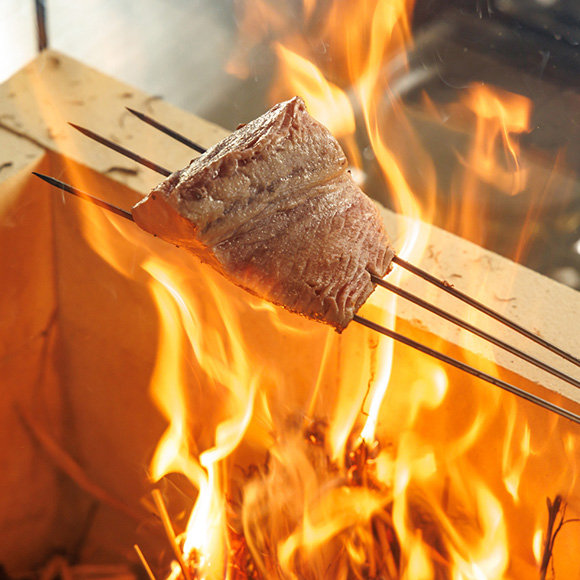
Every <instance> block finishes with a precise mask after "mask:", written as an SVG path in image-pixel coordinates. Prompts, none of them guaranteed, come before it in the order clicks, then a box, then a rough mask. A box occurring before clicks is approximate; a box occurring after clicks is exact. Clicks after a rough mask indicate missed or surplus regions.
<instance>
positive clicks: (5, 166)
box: [0, 161, 14, 171]
mask: <svg viewBox="0 0 580 580" xmlns="http://www.w3.org/2000/svg"><path fill="white" fill-rule="evenodd" d="M13 165H14V163H13V162H12V161H6V163H2V164H0V171H2V170H3V169H8V167H12V166H13Z"/></svg>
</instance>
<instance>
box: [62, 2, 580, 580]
mask: <svg viewBox="0 0 580 580" xmlns="http://www.w3.org/2000/svg"><path fill="white" fill-rule="evenodd" d="M325 10H326V12H325ZM412 11H413V2H404V1H403V0H389V1H387V0H382V1H381V0H376V1H372V2H362V1H361V2H351V3H340V2H334V3H331V4H330V5H327V3H321V2H317V1H316V0H308V1H306V0H305V1H304V2H303V3H278V4H277V3H273V2H268V1H267V0H255V1H253V2H250V3H241V2H240V3H238V21H239V23H240V28H241V29H242V31H243V33H244V36H243V38H242V40H241V42H240V51H239V53H238V54H237V55H236V58H235V59H232V61H231V62H230V63H229V70H230V71H231V72H235V74H237V75H238V76H244V75H249V74H251V72H252V67H253V66H255V62H253V61H252V59H251V58H249V55H251V54H252V53H253V51H254V50H256V49H257V47H258V46H259V45H260V43H269V46H270V49H271V52H272V55H273V57H274V58H275V59H276V63H277V67H276V76H275V84H274V86H273V87H272V89H271V91H270V98H271V99H273V100H280V99H282V98H287V97H289V96H292V95H293V94H295V93H299V94H301V96H302V97H304V99H305V101H306V103H307V105H308V107H309V109H310V111H311V113H312V114H313V115H314V116H315V117H317V118H318V119H319V120H321V121H322V122H323V123H325V124H326V125H328V126H329V127H330V128H331V130H332V131H333V132H334V133H335V134H336V135H337V137H339V138H340V139H341V141H342V142H343V143H344V144H345V148H346V150H347V153H348V155H349V158H350V159H351V162H352V163H353V164H354V165H355V166H356V167H357V168H358V169H359V171H360V175H362V177H363V182H364V177H365V169H364V163H365V159H366V158H368V157H372V158H373V159H374V160H375V161H376V163H377V166H378V168H379V170H380V172H381V174H382V178H383V181H384V183H385V186H386V187H385V188H386V189H387V190H388V201H389V202H390V203H391V205H392V206H394V207H396V208H397V211H399V212H400V213H401V214H403V215H404V216H405V218H406V219H405V221H406V223H407V226H408V227H407V229H406V231H405V232H404V235H403V236H402V238H403V240H404V243H403V247H401V248H399V252H398V253H399V255H401V256H402V257H404V258H407V259H409V260H411V261H413V262H418V261H419V260H420V257H421V255H422V254H423V253H424V252H425V249H426V247H427V244H428V241H429V227H425V225H424V224H422V223H421V222H422V221H426V222H428V223H429V222H431V221H432V219H433V217H434V215H435V210H436V207H435V206H436V198H437V195H438V194H440V193H441V192H439V191H438V181H437V173H436V168H435V166H434V163H433V160H432V159H431V158H430V156H429V154H428V152H427V150H426V148H425V147H424V146H423V145H422V144H421V142H420V139H419V138H418V136H417V135H416V133H415V132H414V130H413V124H412V123H411V122H410V120H409V110H408V109H407V107H406V105H405V104H404V103H403V101H402V99H401V96H400V94H399V92H398V90H399V89H400V87H399V88H397V74H398V71H399V72H400V70H401V68H404V67H405V64H406V52H405V51H406V50H407V49H408V47H409V46H410V45H411V43H412V40H411V37H410V30H411V24H410V15H411V13H412ZM321 14H324V16H325V17H324V18H322V19H321V18H320V15H321ZM309 31H311V32H310V33H309ZM312 31H315V32H312ZM456 109H457V110H461V111H463V113H464V114H465V112H466V111H467V112H468V113H469V115H470V119H471V120H472V123H473V124H474V126H475V130H474V134H475V138H474V140H473V143H472V146H471V147H470V149H469V151H468V153H467V154H465V155H463V156H461V157H460V160H461V171H460V173H459V175H458V176H457V177H456V178H455V180H454V183H455V185H456V187H457V186H458V184H460V185H461V187H460V188H459V187H457V189H461V191H462V192H463V193H465V196H463V194H462V199H461V202H462V203H461V204H460V210H457V211H458V213H459V214H460V216H461V218H462V220H461V221H462V222H464V223H465V228H473V227H474V223H475V224H477V223H478V221H477V220H476V221H474V220H473V210H474V207H477V205H476V203H475V201H474V196H476V195H477V191H478V189H477V188H478V186H479V184H480V183H482V182H484V183H485V184H487V185H491V186H493V187H495V188H497V189H498V190H499V191H501V192H502V193H504V194H506V195H509V196H513V195H516V194H519V193H521V192H522V191H523V190H524V189H525V188H526V186H527V185H528V181H529V179H528V172H527V170H526V167H525V164H523V163H522V161H521V155H520V152H519V150H518V136H521V135H523V134H525V132H526V131H528V130H529V118H530V112H531V103H530V102H529V100H527V99H525V98H524V97H521V96H518V95H513V94H510V93H506V92H504V91H499V90H497V89H489V88H488V87H473V88H469V89H467V90H465V91H463V92H462V93H461V96H460V98H459V101H458V102H457V103H455V104H454V106H453V107H452V108H451V110H452V111H455V110H456ZM428 112H429V114H430V115H437V114H440V113H441V109H440V108H439V107H438V106H437V105H435V104H434V103H430V104H429V107H428ZM358 132H364V133H365V134H366V135H367V138H368V142H369V144H370V150H371V151H370V152H369V151H359V150H357V148H356V142H355V139H354V136H355V133H358ZM498 152H499V153H498ZM500 153H501V154H500ZM71 172H72V175H73V181H74V182H76V183H75V184H76V185H78V186H79V187H81V188H83V187H82V182H83V180H84V179H86V176H85V174H84V173H83V171H82V170H80V169H79V168H76V167H74V166H71ZM85 189H87V190H94V189H95V188H93V187H91V186H90V184H89V185H87V187H85ZM385 198H386V199H387V196H385ZM79 215H80V219H81V222H82V223H83V230H84V232H85V236H86V239H87V243H89V244H91V246H92V247H93V249H94V251H95V252H97V253H98V254H99V255H100V256H101V257H102V258H103V259H104V260H106V261H107V263H108V264H110V266H111V268H113V269H114V270H116V271H117V272H119V273H120V274H122V275H123V276H126V277H127V278H129V279H131V280H134V281H135V282H138V283H141V284H143V285H144V287H146V288H147V290H148V292H149V293H150V296H151V300H152V302H153V303H154V304H155V306H156V309H157V313H158V325H159V330H158V348H157V359H156V363H155V367H154V370H153V372H152V374H151V382H150V390H151V397H152V400H153V401H154V402H155V404H156V405H157V407H158V409H159V410H160V412H161V413H162V415H163V417H164V418H165V420H166V422H167V427H166V430H165V432H164V434H163V436H162V437H161V439H160V441H159V445H158V447H157V449H156V451H155V453H154V455H153V458H152V461H151V465H150V474H151V479H152V481H154V482H159V480H161V479H163V478H164V477H165V476H166V475H168V474H169V473H172V472H178V473H181V474H184V475H185V476H186V477H187V478H188V479H189V480H190V481H191V482H192V483H193V484H194V486H195V487H196V489H197V494H196V495H195V497H193V498H192V502H193V509H192V511H191V515H190V517H189V519H188V523H187V526H186V530H185V532H184V533H183V534H182V535H181V536H180V538H179V541H180V548H181V549H182V550H183V553H184V556H185V558H186V559H187V562H188V565H189V566H190V567H191V570H192V574H193V578H194V579H195V580H201V578H208V579H210V578H232V579H233V578H236V579H237V578H242V579H243V578H248V577H252V578H253V577H254V576H250V573H248V572H247V571H245V572H244V571H243V570H242V571H240V569H241V567H242V564H240V562H246V561H248V560H250V561H251V562H252V565H253V566H254V567H255V569H256V570H257V572H256V574H257V576H255V577H260V575H261V577H262V578H264V579H266V578H268V579H269V578H283V579H286V578H304V579H310V578H312V579H314V578H316V579H318V578H333V579H334V578H343V579H346V578H348V577H357V578H363V577H367V578H372V577H379V576H380V574H383V576H384V577H389V578H393V579H394V578H397V579H409V580H419V579H424V580H435V579H437V578H442V577H444V578H453V580H484V579H486V580H487V579H492V578H493V579H494V580H502V579H504V580H508V579H510V580H512V579H514V578H523V577H526V576H525V574H524V573H521V572H518V571H515V567H516V565H517V558H516V556H514V555H512V553H513V554H516V553H517V555H518V557H520V558H521V559H522V560H527V562H530V563H531V564H528V566H532V567H534V566H535V565H536V564H538V563H539V562H540V561H541V560H542V550H543V546H544V531H545V529H546V518H547V514H546V510H545V497H543V494H546V495H549V496H550V497H554V496H555V495H556V494H561V495H562V496H564V497H566V496H567V495H568V494H571V493H572V492H573V491H574V490H576V492H578V467H579V463H580V462H578V461H577V459H575V458H577V457H578V451H579V450H578V435H577V433H575V432H573V431H568V430H567V429H568V428H567V427H566V426H563V425H562V424H560V423H559V422H558V421H550V420H546V419H545V416H544V418H538V416H536V415H535V414H534V412H532V411H530V410H529V408H527V407H526V406H525V405H523V404H519V403H517V404H516V403H514V402H513V401H512V403H511V404H510V403H506V399H505V397H504V396H503V395H501V394H500V392H499V391H497V390H490V388H489V387H487V386H482V385H481V384H479V383H478V382H477V381H476V380H475V379H471V378H468V377H467V378H466V377H465V376H462V375H461V374H459V373H458V372H456V371H454V370H453V369H447V368H445V367H443V366H442V365H441V364H440V363H438V362H434V361H432V360H429V359H428V360H426V359H425V358H424V357H423V356H420V355H416V354H414V353H410V352H409V351H408V350H406V349H405V348H404V347H400V346H395V345H394V344H393V342H392V341H391V340H388V339H384V338H382V337H377V336H374V335H372V333H370V332H368V331H366V330H365V329H362V328H353V327H351V328H348V329H347V330H346V331H345V332H344V333H343V335H341V336H338V335H336V334H334V333H333V332H332V331H330V330H328V329H326V328H323V327H321V326H319V325H316V324H314V323H310V322H308V321H303V320H300V319H297V317H294V316H292V315H290V314H288V313H285V312H283V311H281V310H280V309H279V308H277V307H275V306H272V305H271V304H267V303H265V302H263V301H261V300H259V299H257V298H253V297H249V296H247V295H246V294H244V293H243V292H242V291H240V290H238V289H235V288H233V287H231V286H230V285H229V284H228V283H227V282H224V281H222V280H221V279H220V277H219V275H217V274H215V273H213V272H211V271H209V270H208V269H207V268H205V267H203V266H199V265H197V264H196V263H195V262H194V261H193V260H192V259H191V258H189V257H187V256H184V255H182V254H181V253H180V252H179V251H178V250H175V249H172V248H166V247H165V246H163V245H161V243H160V242H158V241H154V240H152V239H150V238H148V237H147V236H146V235H145V234H144V233H143V232H139V231H137V230H136V229H135V228H134V226H133V225H132V224H129V225H126V224H119V220H117V219H115V218H113V219H109V218H108V217H106V216H105V215H104V214H103V213H102V212H101V211H100V210H95V209H93V208H82V209H81V210H80V214H79ZM453 217H456V215H454V216H453ZM470 237H471V236H470ZM119 238H123V239H124V240H125V241H126V244H119ZM390 279H391V280H392V281H393V282H394V283H396V284H402V283H404V274H402V273H401V272H400V271H397V270H395V271H394V272H393V273H391V274H390ZM395 313H396V300H395V298H394V297H392V296H389V295H388V294H387V293H386V292H379V291H377V292H375V293H374V294H373V295H372V297H371V298H370V299H369V301H368V303H367V304H366V305H365V306H364V307H363V311H362V314H363V315H365V316H368V317H369V318H372V319H373V320H376V321H377V322H379V323H381V324H384V325H385V326H388V327H391V328H397V327H398V325H399V324H402V323H401V322H400V321H399V320H397V318H396V315H395ZM250 327H251V328H252V329H256V330H253V331H250V330H249V328H250ZM434 340H436V339H434ZM434 346H437V345H434ZM458 356H461V354H459V355H458ZM465 356H467V355H465ZM490 364H493V363H490ZM313 369H314V371H313ZM207 400H209V402H208V401H207ZM538 433H540V434H541V435H538ZM548 447H550V453H551V454H550V453H548V452H547V451H546V450H547V448H548ZM554 448H556V450H555V451H554ZM545 457H549V458H550V460H551V461H550V462H547V460H546V459H544V458H545ZM571 458H572V459H571ZM240 466H241V467H243V468H244V469H239V467H240ZM546 470H552V473H551V477H550V478H549V481H548V480H547V478H546V475H545V471H546ZM240 473H243V475H240ZM540 484H541V485H540ZM538 497H541V498H542V500H541V501H539V500H538ZM232 498H241V499H236V500H235V501H234V499H232ZM571 511H573V514H574V515H576V514H577V513H578V512H579V511H580V506H577V505H576V506H571ZM232 514H233V515H232ZM571 517H572V516H571ZM519 520H522V521H523V524H522V522H520V521H519ZM570 545H572V543H571V544H570ZM575 546H576V549H578V545H577V543H576V545H575ZM240 554H241V555H240ZM559 565H560V564H559ZM572 566H573V564H569V568H568V569H571V567H572ZM379 572H380V573H379ZM526 572H527V573H529V568H526ZM180 574H181V572H180V569H179V568H178V567H175V566H174V568H173V571H172V573H171V577H173V578H177V577H178V576H179V575H180ZM244 574H245V575H244ZM571 574H572V572H571ZM528 577H529V576H528ZM568 577H572V576H571V575H569V576H568Z"/></svg>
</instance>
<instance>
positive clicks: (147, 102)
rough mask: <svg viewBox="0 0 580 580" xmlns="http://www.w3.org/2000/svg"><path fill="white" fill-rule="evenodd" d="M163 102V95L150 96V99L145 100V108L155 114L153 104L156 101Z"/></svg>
mask: <svg viewBox="0 0 580 580" xmlns="http://www.w3.org/2000/svg"><path fill="white" fill-rule="evenodd" d="M162 100H163V96H161V95H152V96H150V97H149V98H148V99H146V100H145V103H144V105H145V108H146V109H147V110H148V111H149V112H150V113H153V107H152V106H151V103H154V102H155V101H162Z"/></svg>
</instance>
